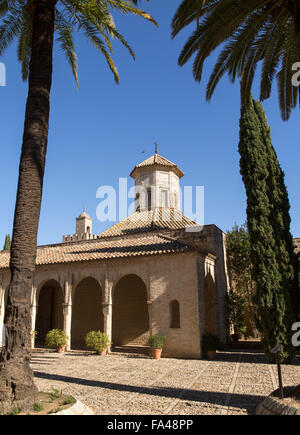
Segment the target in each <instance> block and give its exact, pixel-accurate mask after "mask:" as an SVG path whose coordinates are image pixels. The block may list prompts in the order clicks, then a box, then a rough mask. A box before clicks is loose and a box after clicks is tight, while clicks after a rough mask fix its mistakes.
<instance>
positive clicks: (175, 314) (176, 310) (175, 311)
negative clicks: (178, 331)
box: [170, 300, 180, 328]
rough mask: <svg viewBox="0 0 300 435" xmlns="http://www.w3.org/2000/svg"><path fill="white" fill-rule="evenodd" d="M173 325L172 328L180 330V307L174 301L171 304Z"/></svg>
mask: <svg viewBox="0 0 300 435" xmlns="http://www.w3.org/2000/svg"><path fill="white" fill-rule="evenodd" d="M170 314H171V325H170V328H180V305H179V302H178V301H176V300H174V301H172V302H171V304H170Z"/></svg>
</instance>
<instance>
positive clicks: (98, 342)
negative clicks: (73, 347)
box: [84, 331, 112, 356]
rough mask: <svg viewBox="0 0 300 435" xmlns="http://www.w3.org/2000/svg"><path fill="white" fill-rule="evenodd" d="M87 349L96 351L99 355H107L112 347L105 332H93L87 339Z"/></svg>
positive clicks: (85, 339) (85, 338)
mask: <svg viewBox="0 0 300 435" xmlns="http://www.w3.org/2000/svg"><path fill="white" fill-rule="evenodd" d="M84 341H85V344H86V347H88V348H90V349H93V350H95V351H96V352H97V353H98V354H99V355H102V356H104V355H106V354H107V351H108V348H109V347H110V346H111V345H112V342H111V341H110V338H109V337H108V335H107V334H105V332H101V331H91V332H89V333H88V334H87V335H86V336H85V337H84Z"/></svg>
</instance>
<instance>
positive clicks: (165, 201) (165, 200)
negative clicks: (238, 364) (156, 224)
mask: <svg viewBox="0 0 300 435" xmlns="http://www.w3.org/2000/svg"><path fill="white" fill-rule="evenodd" d="M168 194H169V192H168V191H167V190H162V191H161V201H160V204H161V207H163V208H167V207H169V201H168V196H169V195H168Z"/></svg>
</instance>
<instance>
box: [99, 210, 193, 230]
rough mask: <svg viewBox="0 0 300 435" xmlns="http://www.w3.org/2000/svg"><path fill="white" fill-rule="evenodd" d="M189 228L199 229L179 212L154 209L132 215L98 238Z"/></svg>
mask: <svg viewBox="0 0 300 435" xmlns="http://www.w3.org/2000/svg"><path fill="white" fill-rule="evenodd" d="M190 227H199V224H197V223H196V222H195V221H193V220H192V219H190V218H188V217H187V216H185V215H184V214H183V213H182V212H181V211H180V210H176V209H168V208H156V209H154V210H149V211H143V212H135V213H133V214H132V215H130V216H128V217H127V218H126V219H124V220H122V221H121V222H119V223H117V224H116V225H114V226H113V227H111V228H109V229H108V230H106V231H104V232H103V233H102V234H100V236H99V237H111V236H123V235H126V234H133V233H145V232H150V231H161V230H180V229H186V228H190Z"/></svg>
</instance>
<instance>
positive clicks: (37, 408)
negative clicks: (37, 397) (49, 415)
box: [33, 402, 44, 412]
mask: <svg viewBox="0 0 300 435" xmlns="http://www.w3.org/2000/svg"><path fill="white" fill-rule="evenodd" d="M33 410H34V412H41V411H43V410H44V407H43V405H42V404H41V403H39V402H36V403H35V404H34V405H33Z"/></svg>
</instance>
